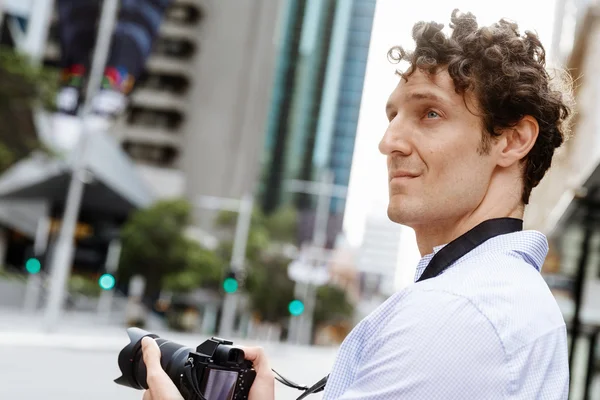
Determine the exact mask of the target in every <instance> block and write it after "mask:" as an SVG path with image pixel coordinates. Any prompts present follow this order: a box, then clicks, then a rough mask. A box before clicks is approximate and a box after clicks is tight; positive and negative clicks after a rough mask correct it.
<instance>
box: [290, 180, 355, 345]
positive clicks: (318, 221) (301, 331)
mask: <svg viewBox="0 0 600 400" xmlns="http://www.w3.org/2000/svg"><path fill="white" fill-rule="evenodd" d="M288 186H289V187H288V190H289V191H291V192H296V193H307V194H312V195H317V196H318V202H317V209H316V211H315V222H314V226H313V238H312V246H313V250H314V249H324V248H325V245H326V244H327V225H328V222H329V206H330V204H331V199H332V198H333V197H336V198H345V197H346V194H347V190H348V188H347V187H346V186H342V185H335V184H334V183H333V173H332V172H331V171H330V170H325V171H324V172H323V173H322V175H321V179H320V182H313V181H302V180H290V181H288ZM309 258H312V259H314V258H315V257H312V256H310V255H309ZM316 290H317V288H316V286H315V285H311V284H309V283H305V284H303V283H300V282H296V286H295V288H294V293H295V295H296V296H299V295H300V296H302V295H303V297H304V301H305V311H304V313H302V315H300V316H299V317H292V319H291V321H290V340H291V341H294V342H296V343H301V344H308V343H310V336H311V332H312V329H313V323H314V309H315V303H316V295H317V291H316Z"/></svg>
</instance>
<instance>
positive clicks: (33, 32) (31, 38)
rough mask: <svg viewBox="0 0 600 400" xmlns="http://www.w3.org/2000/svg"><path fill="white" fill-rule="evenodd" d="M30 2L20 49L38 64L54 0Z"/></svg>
mask: <svg viewBox="0 0 600 400" xmlns="http://www.w3.org/2000/svg"><path fill="white" fill-rule="evenodd" d="M0 3H1V1H0ZM30 3H31V4H30V14H29V21H28V23H27V32H26V33H25V40H24V42H23V45H22V50H24V51H25V53H26V54H27V55H28V56H29V57H30V58H31V60H32V61H33V62H34V63H36V64H39V63H41V61H42V58H43V55H44V49H45V48H46V42H47V41H48V31H49V28H50V22H51V21H52V14H53V12H54V0H44V1H31V2H30Z"/></svg>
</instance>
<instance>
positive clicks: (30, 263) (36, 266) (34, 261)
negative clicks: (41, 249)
mask: <svg viewBox="0 0 600 400" xmlns="http://www.w3.org/2000/svg"><path fill="white" fill-rule="evenodd" d="M25 269H26V270H27V272H29V273H30V274H32V275H35V274H37V273H39V272H40V271H41V269H42V262H41V261H40V260H39V259H38V258H35V257H31V258H28V259H27V261H25Z"/></svg>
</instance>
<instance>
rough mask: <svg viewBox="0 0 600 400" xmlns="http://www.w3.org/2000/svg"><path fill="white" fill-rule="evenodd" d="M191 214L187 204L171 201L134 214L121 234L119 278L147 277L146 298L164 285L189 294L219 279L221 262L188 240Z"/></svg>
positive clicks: (161, 202)
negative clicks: (121, 247)
mask: <svg viewBox="0 0 600 400" xmlns="http://www.w3.org/2000/svg"><path fill="white" fill-rule="evenodd" d="M191 210H192V207H191V205H190V204H189V203H188V202H187V201H186V200H168V201H159V202H157V203H155V204H154V205H153V206H151V207H149V208H147V209H142V210H138V211H136V212H134V213H133V214H132V215H131V217H130V219H129V220H128V221H127V223H126V224H125V225H124V227H123V229H122V231H121V237H122V240H123V250H122V254H121V260H120V268H119V274H120V277H121V278H125V279H126V278H128V277H131V276H133V275H135V274H140V275H142V276H144V277H145V278H146V293H147V294H151V293H156V292H157V291H158V290H160V288H161V287H162V284H163V283H165V284H167V286H168V287H169V288H173V289H179V290H183V291H187V290H191V289H193V288H194V287H198V286H199V285H200V284H202V282H207V281H210V280H211V279H212V280H214V279H216V277H217V276H218V275H220V270H221V268H222V267H221V263H220V260H219V259H218V258H217V257H216V255H214V254H211V253H210V252H209V251H207V250H205V249H203V248H202V247H201V246H200V245H199V244H198V243H196V242H194V241H192V240H190V239H188V238H187V237H186V236H185V229H186V228H187V226H188V225H189V223H190V218H191ZM163 280H165V282H163Z"/></svg>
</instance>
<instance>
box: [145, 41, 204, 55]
mask: <svg viewBox="0 0 600 400" xmlns="http://www.w3.org/2000/svg"><path fill="white" fill-rule="evenodd" d="M195 50H196V45H195V44H194V43H193V42H192V41H191V40H188V39H182V38H169V37H158V38H157V39H156V44H155V45H154V48H153V53H154V54H160V55H163V56H167V57H174V58H179V59H189V58H191V57H192V56H193V55H194V53H195Z"/></svg>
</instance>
